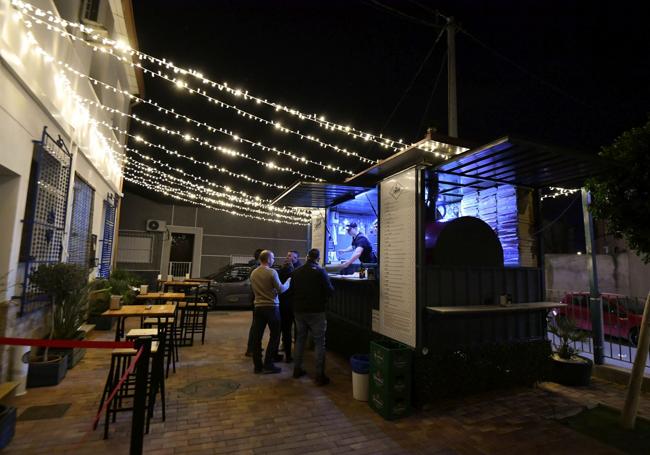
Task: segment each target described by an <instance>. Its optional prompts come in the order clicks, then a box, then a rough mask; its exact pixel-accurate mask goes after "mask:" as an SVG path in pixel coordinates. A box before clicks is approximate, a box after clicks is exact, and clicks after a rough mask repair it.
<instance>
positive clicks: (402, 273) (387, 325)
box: [373, 168, 417, 347]
mask: <svg viewBox="0 0 650 455" xmlns="http://www.w3.org/2000/svg"><path fill="white" fill-rule="evenodd" d="M416 175H417V174H416V170H415V169H414V168H413V169H408V170H406V171H403V172H400V173H399V174H395V175H394V176H392V177H390V178H388V179H386V180H384V181H383V182H381V192H380V194H381V206H380V207H381V209H380V213H379V220H380V221H379V246H380V248H381V257H380V260H379V278H380V279H379V318H378V321H376V323H377V324H378V327H373V330H374V331H376V332H378V333H381V334H382V335H385V336H387V337H390V338H393V339H395V340H397V341H401V342H402V343H404V344H407V345H409V346H412V347H415V344H416V281H415V258H416V248H417V242H416V227H417V226H416V198H417V191H416V189H417V182H416Z"/></svg>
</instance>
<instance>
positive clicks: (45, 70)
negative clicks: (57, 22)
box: [0, 0, 138, 382]
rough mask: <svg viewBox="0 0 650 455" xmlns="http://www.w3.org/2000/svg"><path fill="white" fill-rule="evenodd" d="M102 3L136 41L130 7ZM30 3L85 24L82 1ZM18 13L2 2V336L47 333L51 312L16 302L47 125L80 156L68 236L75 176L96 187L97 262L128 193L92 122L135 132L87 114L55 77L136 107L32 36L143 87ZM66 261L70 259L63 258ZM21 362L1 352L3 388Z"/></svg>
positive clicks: (94, 69) (106, 58) (119, 30)
mask: <svg viewBox="0 0 650 455" xmlns="http://www.w3.org/2000/svg"><path fill="white" fill-rule="evenodd" d="M102 1H103V2H104V5H103V6H102V8H103V10H104V11H105V13H104V14H107V15H108V16H106V17H107V19H106V24H107V25H108V31H109V36H110V37H111V38H112V39H122V40H124V41H127V42H128V41H129V40H128V36H127V26H126V24H125V19H124V14H123V11H122V2H121V1H114V0H111V1H109V0H102ZM30 3H31V4H33V5H35V6H37V7H39V8H41V9H43V10H50V11H53V12H57V11H58V10H57V5H58V6H60V7H61V12H62V17H64V18H65V19H67V20H70V21H74V22H80V19H79V11H80V5H81V2H80V0H59V1H57V2H52V1H47V0H30ZM16 11H17V10H16V9H15V8H14V7H13V6H12V5H11V0H0V195H1V196H0V222H1V224H0V226H1V227H0V277H1V276H3V275H5V274H7V283H8V286H7V289H6V290H5V291H2V292H0V336H3V335H11V336H24V337H30V336H35V337H38V336H42V335H43V333H44V330H46V329H45V324H44V321H45V318H46V316H47V315H46V312H45V311H41V312H39V313H38V314H31V315H28V316H22V317H19V316H18V315H17V309H18V307H19V301H18V300H17V299H13V300H12V298H13V297H14V296H20V294H21V292H22V289H21V287H20V284H21V283H22V280H23V277H22V273H21V264H20V263H19V253H20V244H21V234H22V228H23V222H22V220H23V218H24V215H25V204H26V198H27V188H28V183H29V176H30V168H31V162H32V156H33V150H34V145H33V141H38V140H40V139H41V135H42V131H43V127H44V126H47V128H48V133H49V134H50V135H52V136H53V137H54V138H56V137H57V136H58V135H60V136H61V138H62V139H63V140H64V142H65V144H66V145H67V147H68V149H69V150H70V151H71V152H73V153H74V157H73V170H72V176H71V177H72V178H71V181H70V192H69V198H68V210H67V220H66V226H67V230H66V233H67V232H69V226H70V217H71V214H72V201H73V198H72V185H73V182H74V176H75V174H78V175H79V176H80V177H81V178H83V179H84V180H85V181H86V182H87V183H88V184H90V186H91V187H93V188H94V190H95V200H94V211H93V222H92V233H93V234H95V235H97V237H98V243H97V245H96V247H97V249H96V257H99V256H100V255H101V239H102V236H103V221H104V210H103V201H104V200H105V199H106V197H107V195H108V194H109V193H117V194H120V193H121V184H122V182H121V171H120V167H119V162H118V161H117V160H116V159H115V157H114V155H113V154H112V153H110V152H109V151H108V150H107V147H106V146H105V143H102V139H101V138H100V135H98V134H97V129H96V127H94V126H92V125H91V124H90V123H89V122H88V118H89V117H92V118H96V119H98V120H103V121H105V122H108V123H113V122H114V120H115V123H113V124H115V125H116V126H119V128H121V129H127V121H126V118H125V117H116V118H115V119H114V118H113V116H111V115H109V114H108V113H106V112H104V111H102V110H99V109H97V108H92V107H90V108H89V112H86V113H84V112H83V110H80V109H79V107H78V104H77V103H75V102H74V98H73V97H72V96H70V92H69V91H66V89H65V86H64V84H62V83H61V81H60V79H57V78H55V74H56V72H57V71H59V72H60V73H61V74H63V75H65V77H66V78H67V79H68V80H69V82H70V87H72V88H73V90H74V92H75V93H77V94H79V95H80V96H82V97H84V98H87V99H90V100H93V101H101V102H103V103H104V104H105V105H107V106H110V107H114V108H117V109H120V110H125V108H126V109H128V107H129V103H128V99H127V97H125V96H124V95H121V94H120V95H116V94H114V93H113V92H110V93H103V94H101V95H102V96H101V99H100V97H99V96H98V94H97V92H96V88H95V87H96V86H94V85H92V84H91V83H89V82H88V80H87V79H84V78H79V77H75V76H74V74H72V73H70V72H67V71H63V70H62V69H60V68H59V69H56V67H55V66H53V65H52V63H47V62H46V61H45V60H44V58H43V56H41V55H38V54H37V53H36V52H34V51H33V47H30V46H29V44H28V42H29V40H28V38H27V33H28V31H29V32H31V33H32V34H33V36H34V38H35V39H36V41H37V45H38V46H40V47H41V48H43V49H44V50H45V52H47V53H49V54H51V55H52V56H53V57H54V59H55V61H59V60H60V61H62V62H65V63H67V64H69V65H71V66H72V67H74V68H75V69H76V70H78V71H81V72H83V73H85V74H93V76H94V77H95V78H97V79H100V80H103V81H105V82H106V83H108V84H110V85H113V86H116V87H122V88H125V89H128V90H130V92H131V93H137V92H138V86H137V82H136V76H135V73H134V71H133V69H132V68H131V67H130V66H127V65H124V64H121V63H119V62H118V61H117V60H116V59H114V58H113V57H111V56H110V55H107V54H99V53H96V52H93V51H92V49H91V48H89V47H87V46H85V45H84V44H83V43H79V42H74V41H72V40H71V39H70V38H68V37H61V36H60V35H59V34H57V33H54V32H52V31H48V30H47V29H46V28H45V27H41V26H38V25H34V26H33V27H31V28H29V29H28V28H27V27H25V25H24V24H23V23H22V22H21V21H20V20H17V18H16ZM99 131H100V133H101V135H103V136H104V137H109V138H112V139H115V140H118V141H120V142H121V143H124V137H118V136H116V135H115V133H112V132H111V131H109V130H108V129H106V128H100V129H99ZM111 147H112V148H113V150H115V151H120V152H121V150H120V149H119V148H118V147H116V146H115V145H113V144H111ZM66 236H67V234H66ZM65 259H66V258H65V253H64V258H63V260H65ZM96 272H97V269H94V270H92V271H91V272H90V276H95V275H96ZM0 289H2V287H0ZM1 302H4V303H1ZM7 302H8V303H7ZM16 358H17V355H16V352H14V351H12V350H11V349H8V348H6V347H0V382H2V381H3V380H6V379H9V378H10V376H11V373H10V370H11V368H10V365H11V364H12V362H14V361H15V359H16ZM14 370H15V369H14ZM14 374H15V372H14ZM18 379H19V378H18Z"/></svg>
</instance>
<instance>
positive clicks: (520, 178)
mask: <svg viewBox="0 0 650 455" xmlns="http://www.w3.org/2000/svg"><path fill="white" fill-rule="evenodd" d="M607 166H608V164H607V163H606V162H605V161H604V160H602V158H599V157H598V156H592V155H587V154H582V153H577V152H574V151H570V150H564V149H560V148H556V147H549V146H545V145H541V144H536V143H533V142H528V141H525V140H521V139H517V138H513V137H503V138H501V139H497V140H496V141H494V142H492V143H490V144H487V145H484V146H481V147H477V148H475V149H472V150H468V151H467V152H464V153H461V154H459V155H457V156H455V157H453V158H452V159H451V160H449V161H445V162H443V163H439V164H437V165H436V166H435V167H434V169H435V170H437V171H439V172H443V173H445V174H448V175H451V176H457V177H459V181H458V184H459V186H484V185H485V184H486V182H490V183H492V184H509V185H515V186H519V187H527V188H533V189H537V188H545V187H549V186H559V187H564V188H578V187H580V186H582V185H583V184H584V181H585V180H586V179H587V178H589V177H591V176H593V175H597V174H600V173H602V172H605V171H606V169H607Z"/></svg>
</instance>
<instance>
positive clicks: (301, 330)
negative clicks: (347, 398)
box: [290, 248, 334, 385]
mask: <svg viewBox="0 0 650 455" xmlns="http://www.w3.org/2000/svg"><path fill="white" fill-rule="evenodd" d="M319 258H320V251H318V250H317V249H316V248H314V249H311V250H309V253H307V262H306V263H305V265H303V266H302V267H299V268H297V269H296V270H294V271H293V274H292V275H291V286H290V289H291V292H292V296H293V305H294V311H295V318H296V327H297V329H298V336H297V338H296V352H295V356H294V369H293V377H294V378H299V377H301V376H304V375H305V374H306V373H305V370H303V368H302V362H303V358H304V352H305V340H306V338H307V330H310V331H311V333H312V336H313V338H314V344H315V356H316V376H315V378H314V382H315V383H316V385H327V384H329V382H330V380H329V378H328V377H327V376H326V375H325V333H326V331H327V318H326V316H325V305H326V303H327V298H328V297H330V296H331V295H332V294H333V292H334V287H333V286H332V283H331V282H330V278H329V276H328V275H327V272H325V270H324V269H323V268H322V267H321V266H319V265H318V259H319Z"/></svg>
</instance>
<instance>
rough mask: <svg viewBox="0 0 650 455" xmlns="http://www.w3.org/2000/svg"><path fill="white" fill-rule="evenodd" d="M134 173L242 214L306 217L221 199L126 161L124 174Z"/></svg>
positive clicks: (281, 217) (297, 218) (134, 162)
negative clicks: (176, 186) (173, 186)
mask: <svg viewBox="0 0 650 455" xmlns="http://www.w3.org/2000/svg"><path fill="white" fill-rule="evenodd" d="M134 174H135V175H136V176H140V178H143V179H145V180H146V181H149V182H151V183H153V184H156V185H168V184H169V185H178V188H177V191H179V192H181V193H182V194H185V195H186V197H188V198H190V199H192V200H205V201H209V202H210V203H211V204H213V205H216V206H221V207H225V208H228V209H229V210H234V209H237V211H238V212H239V213H242V214H250V213H254V214H257V215H262V216H266V217H272V218H275V219H281V220H285V221H296V220H300V221H305V220H306V217H302V218H300V217H296V216H290V215H285V214H282V213H276V212H272V211H269V210H262V209H256V208H252V207H245V206H241V205H238V204H237V203H234V202H230V201H224V200H223V199H219V197H220V196H219V195H217V194H215V192H214V191H211V190H210V189H209V188H206V187H203V186H202V185H197V184H191V183H190V184H188V182H187V181H184V180H183V179H180V178H177V177H174V176H172V175H169V174H166V173H164V172H161V171H160V170H158V169H155V168H153V167H150V166H147V165H143V164H142V163H139V162H137V161H131V160H129V162H128V163H127V167H126V168H125V173H124V175H125V176H128V177H130V178H133V177H134Z"/></svg>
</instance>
